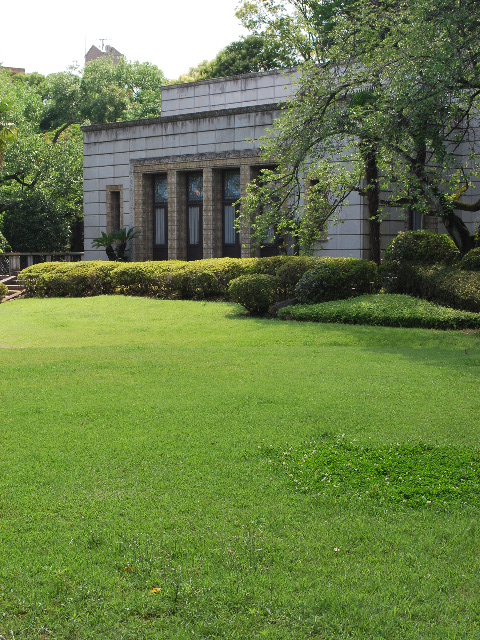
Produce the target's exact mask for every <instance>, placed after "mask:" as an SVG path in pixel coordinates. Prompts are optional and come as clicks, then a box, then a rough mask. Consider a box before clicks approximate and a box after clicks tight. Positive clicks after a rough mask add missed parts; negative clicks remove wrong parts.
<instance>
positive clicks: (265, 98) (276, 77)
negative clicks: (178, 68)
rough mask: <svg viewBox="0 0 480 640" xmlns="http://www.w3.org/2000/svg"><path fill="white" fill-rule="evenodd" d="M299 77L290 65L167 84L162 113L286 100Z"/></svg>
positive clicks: (179, 113)
mask: <svg viewBox="0 0 480 640" xmlns="http://www.w3.org/2000/svg"><path fill="white" fill-rule="evenodd" d="M296 77H297V72H296V70H292V69H290V70H287V71H285V70H283V71H269V72H266V73H252V74H248V75H244V76H235V77H234V78H218V79H216V80H206V81H204V82H190V83H187V84H180V85H171V86H168V87H164V88H163V89H162V116H170V115H185V114H189V113H199V112H201V111H217V110H219V109H226V108H228V109H237V108H239V107H255V106H258V105H266V104H269V105H273V104H277V103H279V102H284V101H285V100H286V99H287V98H288V97H289V96H290V95H291V94H292V92H293V90H294V86H295V79H296Z"/></svg>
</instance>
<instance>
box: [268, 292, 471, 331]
mask: <svg viewBox="0 0 480 640" xmlns="http://www.w3.org/2000/svg"><path fill="white" fill-rule="evenodd" d="M278 317H279V318H282V319H284V320H299V321H300V320H301V321H306V322H341V323H343V324H364V325H375V326H381V327H418V328H422V329H478V328H480V314H479V313H471V312H469V311H459V310H457V309H450V308H447V307H441V306H438V305H436V304H432V303H431V302H427V301H426V300H420V299H419V298H411V297H409V296H405V295H399V294H381V295H373V296H360V297H358V298H352V299H350V300H336V301H333V302H324V303H322V304H313V305H312V304H309V305H298V306H291V307H286V308H284V309H280V311H279V312H278Z"/></svg>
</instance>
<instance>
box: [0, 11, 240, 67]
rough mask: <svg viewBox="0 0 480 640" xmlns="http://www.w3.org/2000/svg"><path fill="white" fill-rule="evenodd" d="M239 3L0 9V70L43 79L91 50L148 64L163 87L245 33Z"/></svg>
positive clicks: (79, 60)
mask: <svg viewBox="0 0 480 640" xmlns="http://www.w3.org/2000/svg"><path fill="white" fill-rule="evenodd" d="M238 2H239V0H156V1H153V0H137V2H135V1H133V2H132V0H129V2H125V0H117V1H116V2H111V1H110V0H96V1H95V0H82V1H81V2H69V1H68V0H61V1H59V0H43V1H42V2H39V1H38V0H24V1H23V2H19V1H18V0H17V2H8V3H7V2H5V3H2V4H3V6H2V10H1V21H2V35H1V38H0V65H3V66H7V67H20V68H24V69H25V71H26V72H27V73H32V72H34V71H38V72H39V73H42V74H44V75H47V74H49V73H56V72H59V71H65V70H66V69H67V67H69V66H70V65H72V64H75V63H76V64H78V65H80V66H83V63H84V56H85V51H86V50H88V49H89V48H90V47H91V45H95V46H97V47H99V48H101V39H102V38H103V39H104V44H105V45H107V44H108V45H110V46H113V47H115V48H116V49H118V51H120V52H121V53H123V54H124V55H125V57H126V58H127V60H132V61H133V60H138V61H139V62H151V63H153V64H155V65H156V66H157V67H159V68H160V69H161V70H162V71H163V72H164V74H165V76H166V77H167V78H169V79H175V78H177V77H178V76H179V75H181V74H183V73H187V71H188V70H189V68H190V67H193V66H196V65H197V64H198V63H199V62H202V60H211V59H212V58H214V57H215V56H216V54H217V53H218V52H219V51H220V49H222V48H223V47H225V46H226V45H227V44H229V43H230V42H233V41H234V40H238V39H239V38H240V36H241V35H242V34H244V35H245V33H246V32H245V31H244V30H243V29H242V27H241V26H240V24H239V21H238V20H237V18H236V17H235V15H234V14H235V9H236V7H237V5H238Z"/></svg>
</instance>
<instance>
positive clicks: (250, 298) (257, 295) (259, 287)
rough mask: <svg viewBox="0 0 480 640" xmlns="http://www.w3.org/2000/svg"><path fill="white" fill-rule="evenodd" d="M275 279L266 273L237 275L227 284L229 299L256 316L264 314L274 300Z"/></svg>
mask: <svg viewBox="0 0 480 640" xmlns="http://www.w3.org/2000/svg"><path fill="white" fill-rule="evenodd" d="M277 286H278V283H277V280H276V278H275V277H274V276H269V275H267V274H252V275H246V276H239V277H238V278H235V279H234V280H232V281H231V282H230V284H229V286H228V293H229V296H230V299H231V300H233V301H234V302H238V303H239V304H241V305H243V306H244V307H245V309H246V310H247V311H248V312H249V313H250V314H251V315H256V316H261V315H264V314H265V313H266V312H267V311H268V309H269V307H271V305H272V304H273V303H274V302H275V301H276V297H277Z"/></svg>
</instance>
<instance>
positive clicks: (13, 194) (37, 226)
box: [0, 58, 165, 254]
mask: <svg viewBox="0 0 480 640" xmlns="http://www.w3.org/2000/svg"><path fill="white" fill-rule="evenodd" d="M164 83H165V78H164V76H163V74H162V72H161V71H160V70H159V69H157V67H155V66H154V65H151V64H150V63H145V64H141V63H139V62H126V61H125V60H121V61H120V62H119V64H117V65H113V63H112V61H111V60H110V59H105V58H104V59H100V60H96V61H93V62H91V63H89V64H88V65H87V66H86V67H85V69H84V70H83V72H82V73H79V71H78V70H77V69H73V68H71V69H68V70H67V71H65V72H62V73H55V74H51V75H49V76H47V77H46V78H45V77H43V76H40V75H39V74H30V75H27V76H21V75H18V76H12V75H11V74H10V73H8V72H6V71H3V70H1V69H0V95H1V96H2V98H1V106H0V214H1V213H2V212H5V215H4V232H5V235H6V237H7V240H8V241H9V242H10V244H11V245H12V248H13V250H14V251H44V250H45V251H54V250H62V251H63V250H68V249H71V250H74V251H81V250H83V241H82V239H81V230H82V220H83V169H82V132H81V130H80V127H79V124H85V123H88V122H99V123H103V122H113V121H116V120H119V119H121V120H134V119H137V118H148V117H155V116H158V115H159V114H160V89H161V86H162V85H163V84H164ZM13 132H14V134H15V135H14V136H13V135H12V134H13ZM7 137H8V139H7ZM2 157H3V167H2V161H1V158H2ZM17 220H18V223H19V224H18V225H17ZM43 227H45V229H44V230H42V228H43ZM121 245H122V243H121V242H120V243H119V249H120V254H121V253H122V246H121Z"/></svg>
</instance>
